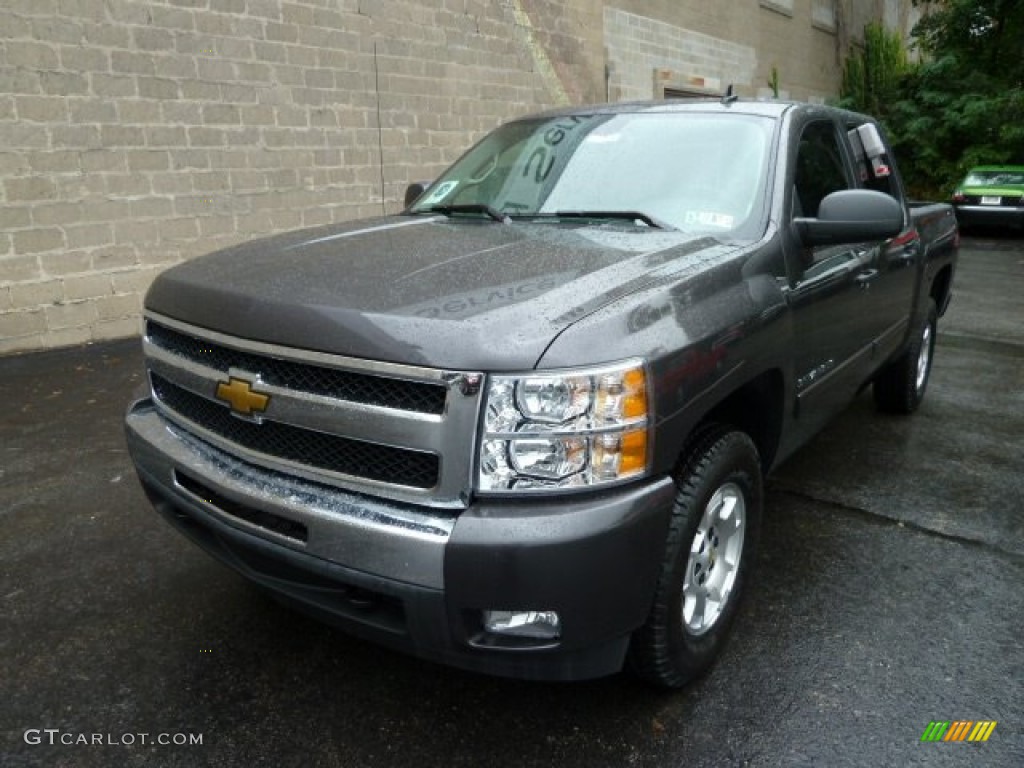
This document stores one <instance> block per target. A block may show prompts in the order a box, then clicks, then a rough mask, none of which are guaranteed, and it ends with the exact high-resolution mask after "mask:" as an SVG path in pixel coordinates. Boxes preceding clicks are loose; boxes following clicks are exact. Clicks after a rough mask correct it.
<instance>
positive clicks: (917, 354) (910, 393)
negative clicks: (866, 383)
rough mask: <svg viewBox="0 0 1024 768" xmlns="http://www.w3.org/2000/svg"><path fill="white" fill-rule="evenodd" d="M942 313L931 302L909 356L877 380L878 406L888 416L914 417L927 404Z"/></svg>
mask: <svg viewBox="0 0 1024 768" xmlns="http://www.w3.org/2000/svg"><path fill="white" fill-rule="evenodd" d="M937 320H938V312H937V311H936V309H935V301H934V300H933V299H928V306H927V309H926V312H925V316H924V318H923V319H922V320H921V321H920V322H919V323H918V325H917V328H916V329H915V330H914V338H913V339H912V340H911V342H910V346H909V347H908V348H907V350H906V352H904V353H903V354H902V355H900V356H899V357H898V358H896V359H895V360H894V361H892V362H891V363H889V364H888V365H886V366H885V367H884V368H883V369H882V371H881V372H880V373H879V374H878V376H877V377H876V378H875V383H874V385H873V386H872V390H873V391H874V395H875V405H877V406H878V409H879V410H881V411H885V412H886V413H913V412H914V411H916V410H917V407H918V406H919V405H920V404H921V401H922V400H924V393H925V390H926V389H927V388H928V377H929V376H930V375H931V371H932V360H933V359H934V357H935V328H936V323H937Z"/></svg>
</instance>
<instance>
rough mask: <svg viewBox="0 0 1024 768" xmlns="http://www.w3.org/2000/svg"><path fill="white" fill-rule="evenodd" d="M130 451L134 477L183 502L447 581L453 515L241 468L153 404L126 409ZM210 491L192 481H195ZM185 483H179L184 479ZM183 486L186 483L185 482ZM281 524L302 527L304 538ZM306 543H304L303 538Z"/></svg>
mask: <svg viewBox="0 0 1024 768" xmlns="http://www.w3.org/2000/svg"><path fill="white" fill-rule="evenodd" d="M125 427H126V433H127V439H128V444H129V448H130V450H131V454H132V457H133V458H134V460H135V463H136V466H137V468H138V470H139V473H140V475H142V476H143V477H144V479H146V480H148V481H149V482H150V483H152V484H155V485H156V486H157V487H158V488H159V490H160V491H161V492H162V494H163V495H164V496H169V497H176V501H177V503H178V504H180V505H187V506H190V507H192V508H196V507H198V508H200V509H201V510H202V512H203V513H205V514H206V515H208V516H210V517H212V518H214V519H215V520H217V521H218V522H220V523H223V524H226V525H229V526H231V527H233V528H236V529H238V530H240V531H243V532H245V533H248V534H251V535H254V536H258V537H260V538H262V539H265V540H268V541H271V542H273V543H275V544H278V545H280V546H283V547H287V548H289V549H292V550H295V551H297V552H302V553H304V554H306V555H310V556H312V557H317V558H321V559H323V560H326V561H329V562H333V563H345V565H346V566H348V567H350V568H353V569H356V570H360V571H364V572H366V573H368V574H372V575H375V576H379V577H382V578H386V579H390V580H395V581H401V582H405V583H408V584H413V585H416V586H421V587H427V588H431V589H441V588H443V586H444V552H445V545H446V544H447V542H448V540H449V538H450V537H451V534H452V530H453V528H454V526H455V519H456V518H455V516H454V515H451V516H446V515H445V514H443V512H442V513H441V514H438V511H437V510H433V509H429V508H422V510H423V511H422V512H421V511H418V510H419V508H415V507H411V506H410V505H401V506H400V505H398V504H392V503H389V502H387V501H382V500H380V499H375V498H371V497H368V496H362V495H359V494H355V493H350V492H347V491H344V490H341V489H339V488H336V487H333V486H329V485H325V484H319V483H313V482H310V481H307V480H304V479H301V478H298V477H292V476H289V475H283V474H281V473H278V472H272V471H268V470H264V469H261V468H259V467H256V466H253V465H251V464H246V463H243V462H241V461H239V460H238V459H236V458H233V457H232V456H230V455H229V454H227V453H225V452H223V451H220V450H219V449H217V448H214V447H213V446H211V445H209V444H207V443H205V442H203V441H201V440H199V439H197V438H195V437H193V436H192V435H190V434H188V433H187V432H185V431H184V430H181V429H179V428H178V427H176V426H174V425H173V424H171V423H170V422H169V421H167V420H166V419H165V418H163V417H162V416H161V415H160V414H159V413H158V411H157V410H156V408H155V407H154V405H153V403H152V401H150V400H148V399H145V400H140V401H137V402H136V403H134V404H133V405H132V406H131V408H129V411H128V415H127V417H126V422H125ZM197 480H198V483H199V484H201V486H202V488H204V489H207V490H208V491H210V492H211V493H204V492H203V491H202V490H198V489H197V487H196V481H197ZM183 481H184V482H183ZM186 486H188V487H186ZM235 504H237V505H239V506H240V507H245V508H247V509H253V510H259V511H261V512H262V513H265V519H271V520H273V519H282V520H285V521H287V522H288V523H290V524H291V527H290V528H289V527H288V526H283V527H279V528H278V529H277V530H275V528H274V527H273V526H266V525H259V524H257V523H254V522H251V516H250V518H249V519H246V518H244V517H241V516H238V515H237V514H232V512H231V508H233V506H234V505H235ZM278 530H283V531H288V530H301V531H303V534H304V535H303V536H297V535H288V534H287V533H282V532H278ZM303 539H304V540H303Z"/></svg>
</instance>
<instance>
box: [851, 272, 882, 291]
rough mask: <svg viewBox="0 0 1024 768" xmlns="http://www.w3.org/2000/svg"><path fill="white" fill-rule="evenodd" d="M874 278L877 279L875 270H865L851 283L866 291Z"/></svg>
mask: <svg viewBox="0 0 1024 768" xmlns="http://www.w3.org/2000/svg"><path fill="white" fill-rule="evenodd" d="M876 277H878V270H877V269H865V270H864V271H863V272H861V273H860V274H859V275H857V276H856V277H855V278H853V281H854V282H855V283H857V285H858V286H859V287H860V288H862V289H864V290H867V289H868V288H869V287H870V286H871V281H873V280H874V279H875V278H876Z"/></svg>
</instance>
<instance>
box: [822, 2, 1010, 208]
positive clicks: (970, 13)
mask: <svg viewBox="0 0 1024 768" xmlns="http://www.w3.org/2000/svg"><path fill="white" fill-rule="evenodd" d="M915 5H922V6H925V9H926V14H925V16H924V17H923V18H922V19H921V21H920V22H918V24H917V25H916V26H915V27H914V30H913V32H912V33H911V37H912V40H913V41H914V44H915V45H916V46H917V48H918V49H919V51H920V52H921V62H920V63H919V64H917V65H909V64H907V63H906V60H905V58H904V59H902V60H901V59H900V57H899V56H898V55H897V53H896V52H895V46H896V42H894V39H893V33H887V32H885V31H884V30H881V29H880V28H873V27H869V28H866V29H865V48H864V51H863V53H860V54H856V55H853V56H851V57H850V58H849V59H848V60H847V63H846V68H845V70H844V79H843V90H842V101H841V103H843V104H844V105H847V106H850V107H851V108H854V109H859V110H862V111H865V112H869V113H870V114H873V115H874V116H875V117H877V118H878V119H879V120H881V121H882V123H883V124H884V125H885V126H886V128H887V129H888V131H889V134H890V136H891V138H892V140H893V144H894V146H895V148H896V152H897V153H898V155H899V159H900V165H901V168H902V170H903V175H904V177H905V179H906V181H907V183H908V186H909V187H910V188H911V190H912V192H913V193H914V194H915V195H917V196H921V197H946V196H948V194H949V192H950V191H951V189H952V187H953V185H955V184H956V183H957V182H958V181H959V180H960V178H961V177H962V176H963V175H964V173H966V171H967V169H968V168H969V167H970V166H972V165H980V164H983V163H1006V162H1013V163H1024V2H1021V0H944V2H938V3H935V2H932V3H925V2H924V0H915ZM900 46H901V47H902V42H901V41H900ZM872 69H874V70H875V71H874V72H873V74H870V75H868V74H867V72H869V71H870V70H872Z"/></svg>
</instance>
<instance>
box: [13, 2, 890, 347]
mask: <svg viewBox="0 0 1024 768" xmlns="http://www.w3.org/2000/svg"><path fill="white" fill-rule="evenodd" d="M846 2H847V3H850V2H853V3H854V5H857V2H855V0H846ZM822 3H824V4H825V5H827V6H829V7H832V5H833V3H832V0H771V2H769V0H742V1H739V0H737V1H736V2H717V3H709V2H704V1H703V0H618V2H605V1H604V0H568V2H559V1H557V0H0V354H3V353H8V352H15V351H21V350H28V349H37V348H44V347H54V346H62V345H69V344H77V343H82V342H87V341H92V340H100V339H107V338H114V337H119V336H127V335H131V334H134V333H137V332H138V329H139V319H138V316H139V311H140V307H141V301H142V296H143V294H144V292H145V290H146V288H147V287H148V286H149V284H150V282H151V281H152V279H153V277H154V276H155V275H156V274H157V273H158V272H159V271H160V270H161V269H164V268H165V267H167V266H170V265H172V264H175V263H178V262H180V261H182V260H184V259H189V258H192V257H194V256H196V255H199V254H202V253H206V252H208V251H211V250H214V249H216V248H218V247H222V246H226V245H229V244H232V243H235V242H238V241H240V240H243V239H247V238H252V237H254V236H259V235H263V234H269V233H273V232H279V231H282V230H288V229H293V228H297V227H304V226H313V225H318V224H326V223H330V222H336V221H342V220H347V219H352V218H356V217H361V216H371V215H376V214H379V213H381V211H382V210H387V211H389V212H390V211H395V210H397V209H398V208H399V207H400V200H401V198H402V194H403V191H404V188H405V185H406V183H407V182H408V181H411V180H418V179H424V178H430V177H432V176H433V175H434V174H436V173H437V172H439V171H440V170H441V169H442V168H443V167H445V166H446V165H447V164H448V163H449V162H451V161H452V160H453V159H454V158H455V157H456V156H457V155H458V153H460V152H461V151H462V149H464V148H465V147H466V146H467V145H468V144H469V143H470V142H472V141H473V140H475V139H476V138H477V137H479V136H480V135H481V134H482V133H483V132H485V131H487V130H489V129H490V128H492V127H493V126H495V125H496V124H498V123H500V122H502V121H503V120H506V119H508V118H510V117H512V116H515V115H519V114H523V113H526V112H530V111H535V110H537V109H541V108H545V107H549V106H553V105H555V104H560V103H584V102H595V101H603V100H604V99H605V98H606V96H607V95H609V93H610V95H611V97H612V99H613V100H614V99H619V98H625V97H642V98H648V97H650V96H652V95H654V93H655V73H656V71H657V70H662V71H664V72H668V73H669V75H668V78H669V79H671V78H677V79H678V78H679V77H683V76H685V77H690V76H707V77H708V78H717V80H718V81H719V83H720V84H722V85H724V84H725V83H727V82H736V83H738V84H742V85H743V86H745V89H746V92H749V93H756V92H757V91H758V90H759V89H760V90H761V91H762V92H763V91H764V89H765V87H766V83H767V77H768V75H769V74H770V72H771V68H772V66H776V67H777V69H778V71H779V75H780V82H781V86H782V88H783V90H784V92H786V93H789V94H790V95H792V96H794V97H798V98H808V97H820V96H824V95H826V94H829V93H831V92H833V91H834V90H835V88H836V86H837V84H838V71H839V69H838V60H839V59H838V53H837V47H838V43H837V35H836V34H835V33H834V32H833V31H831V30H830V29H827V28H823V27H822V25H821V23H820V18H819V20H818V23H815V21H814V18H813V14H814V8H815V7H817V6H820V5H822ZM842 5H843V4H842V3H839V6H842ZM870 5H871V7H870V8H868V9H867V11H866V12H867V13H869V14H870V13H881V8H882V5H883V4H882V3H880V2H879V0H870ZM823 7H824V6H822V8H823ZM858 7H860V6H859V5H858ZM890 12H891V11H890ZM820 14H821V8H818V15H819V16H820ZM648 38H649V39H648ZM606 67H607V68H606ZM378 84H379V99H378ZM378 109H379V114H380V119H379V121H378ZM378 142H380V144H382V145H383V152H381V151H380V150H379V148H378V147H379V144H378ZM382 168H383V185H382V180H381V175H382Z"/></svg>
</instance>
